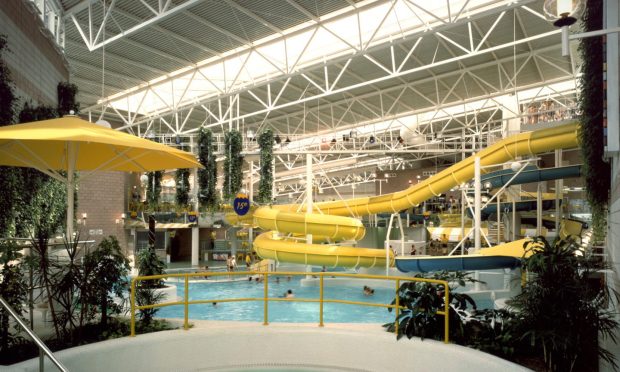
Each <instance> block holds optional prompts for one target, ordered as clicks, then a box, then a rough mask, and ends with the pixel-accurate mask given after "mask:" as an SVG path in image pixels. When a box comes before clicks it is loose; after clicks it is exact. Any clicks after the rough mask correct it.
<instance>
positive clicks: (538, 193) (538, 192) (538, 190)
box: [536, 182, 542, 236]
mask: <svg viewBox="0 0 620 372" xmlns="http://www.w3.org/2000/svg"><path fill="white" fill-rule="evenodd" d="M541 234H542V187H541V182H538V183H537V185H536V236H540V235H541Z"/></svg>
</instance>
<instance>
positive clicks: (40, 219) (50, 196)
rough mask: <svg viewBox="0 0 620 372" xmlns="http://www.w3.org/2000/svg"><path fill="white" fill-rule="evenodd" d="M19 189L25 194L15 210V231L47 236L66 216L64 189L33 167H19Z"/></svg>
mask: <svg viewBox="0 0 620 372" xmlns="http://www.w3.org/2000/svg"><path fill="white" fill-rule="evenodd" d="M21 171H22V177H23V178H22V179H23V186H22V192H23V193H24V195H28V196H29V199H27V200H26V201H25V203H24V205H23V206H22V209H21V210H20V211H19V213H18V226H21V227H22V229H21V230H20V229H18V234H19V235H23V236H35V237H37V238H50V237H53V236H54V234H55V233H56V232H57V231H58V230H59V229H61V228H62V226H63V224H64V223H65V221H66V219H67V188H66V186H65V185H64V184H63V183H61V182H60V181H57V180H55V179H53V178H51V177H48V176H46V175H44V174H43V173H40V172H38V171H37V170H34V169H29V168H22V169H21ZM26 229H28V230H26Z"/></svg>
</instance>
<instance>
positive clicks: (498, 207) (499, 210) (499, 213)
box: [496, 191, 503, 244]
mask: <svg viewBox="0 0 620 372" xmlns="http://www.w3.org/2000/svg"><path fill="white" fill-rule="evenodd" d="M502 193H503V191H502V192H500V191H498V194H497V210H496V212H497V213H496V214H497V243H496V244H501V243H502V239H501V229H500V227H501V224H502V218H501V216H502V210H501V207H502V203H501V202H500V200H499V199H500V197H501V196H502Z"/></svg>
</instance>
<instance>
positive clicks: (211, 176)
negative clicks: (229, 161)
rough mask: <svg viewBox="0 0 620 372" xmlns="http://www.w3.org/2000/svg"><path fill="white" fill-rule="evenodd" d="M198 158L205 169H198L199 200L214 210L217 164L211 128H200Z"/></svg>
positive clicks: (205, 206) (215, 204)
mask: <svg viewBox="0 0 620 372" xmlns="http://www.w3.org/2000/svg"><path fill="white" fill-rule="evenodd" d="M198 159H199V161H200V164H202V165H203V166H204V169H199V170H198V186H199V189H200V192H199V193H198V201H199V202H200V205H201V206H202V207H204V208H206V209H209V210H214V209H215V208H216V207H217V194H216V193H215V186H216V184H217V165H216V162H215V151H214V148H213V133H212V132H211V130H210V129H207V128H204V127H202V128H200V132H199V133H198Z"/></svg>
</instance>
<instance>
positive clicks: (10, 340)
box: [0, 240, 27, 354]
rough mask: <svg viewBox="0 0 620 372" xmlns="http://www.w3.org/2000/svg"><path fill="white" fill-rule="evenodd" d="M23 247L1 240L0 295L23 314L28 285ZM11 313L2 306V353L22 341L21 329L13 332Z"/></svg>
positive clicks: (0, 348)
mask: <svg viewBox="0 0 620 372" xmlns="http://www.w3.org/2000/svg"><path fill="white" fill-rule="evenodd" d="M20 250H21V248H20V247H18V246H17V244H16V243H15V242H13V241H9V240H3V241H0V266H2V269H1V270H0V296H1V297H2V298H4V299H5V301H7V302H8V304H9V305H10V306H11V307H12V308H13V310H15V312H17V314H19V315H21V314H22V312H23V304H24V303H25V302H26V293H27V286H26V281H25V278H24V274H23V273H22V270H21V263H20V261H17V260H19V259H20V258H21V253H20ZM9 321H10V315H9V312H8V311H7V310H6V309H5V308H4V307H1V308H0V354H5V353H6V352H7V350H8V349H9V348H11V347H13V346H15V345H16V344H18V343H19V342H20V337H18V334H19V329H18V328H16V331H15V332H11V330H10V327H9Z"/></svg>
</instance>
